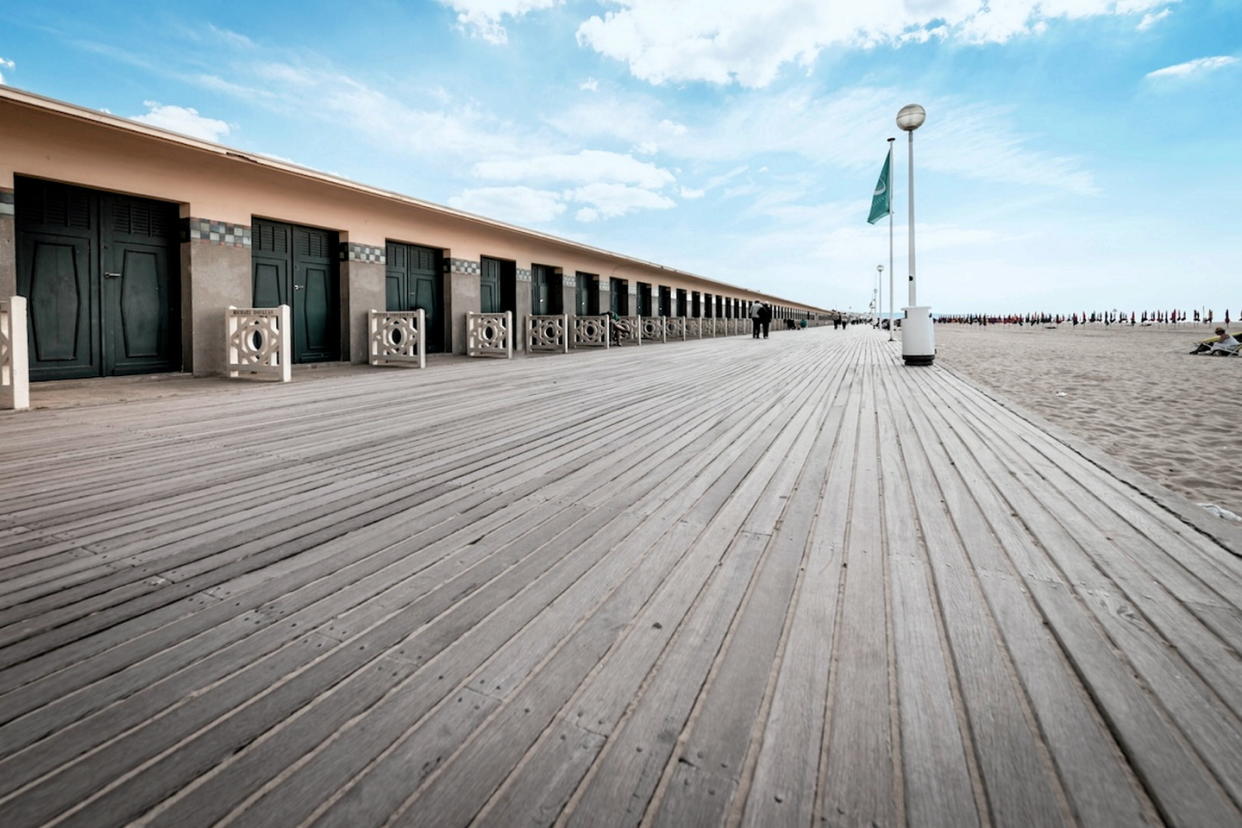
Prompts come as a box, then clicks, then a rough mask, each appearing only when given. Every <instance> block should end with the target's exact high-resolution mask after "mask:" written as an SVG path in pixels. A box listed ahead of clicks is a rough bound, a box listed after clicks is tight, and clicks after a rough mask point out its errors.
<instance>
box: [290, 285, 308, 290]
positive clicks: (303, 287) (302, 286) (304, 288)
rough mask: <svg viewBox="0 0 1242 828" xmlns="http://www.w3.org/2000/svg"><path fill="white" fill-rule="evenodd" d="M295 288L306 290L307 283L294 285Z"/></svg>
mask: <svg viewBox="0 0 1242 828" xmlns="http://www.w3.org/2000/svg"><path fill="white" fill-rule="evenodd" d="M293 289H294V290H306V285H294V286H293Z"/></svg>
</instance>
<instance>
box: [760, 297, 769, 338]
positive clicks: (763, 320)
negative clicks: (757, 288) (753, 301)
mask: <svg viewBox="0 0 1242 828" xmlns="http://www.w3.org/2000/svg"><path fill="white" fill-rule="evenodd" d="M771 324H772V306H771V305H769V304H768V303H767V302H764V303H763V304H762V305H760V306H759V327H760V328H761V329H762V330H763V338H764V339H767V338H768V326H769V325H771Z"/></svg>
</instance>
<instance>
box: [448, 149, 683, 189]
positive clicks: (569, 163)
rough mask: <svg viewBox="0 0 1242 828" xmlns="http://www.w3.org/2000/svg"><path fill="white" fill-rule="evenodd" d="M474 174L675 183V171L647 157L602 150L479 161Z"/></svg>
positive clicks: (545, 179) (654, 184) (573, 181)
mask: <svg viewBox="0 0 1242 828" xmlns="http://www.w3.org/2000/svg"><path fill="white" fill-rule="evenodd" d="M473 172H474V175H475V176H476V177H478V178H490V179H494V180H498V181H532V180H535V181H540V182H565V183H570V184H580V183H581V184H585V183H589V182H596V181H611V182H615V183H620V184H635V185H637V186H639V187H647V188H650V189H659V188H660V187H663V186H665V185H667V184H671V183H673V175H672V173H670V172H668V170H664V169H661V168H659V167H657V166H656V165H655V164H651V163H649V162H647V161H639V160H638V159H637V158H633V157H632V156H629V155H623V154H621V153H617V152H606V151H602V150H581V151H579V152H577V153H574V154H561V155H540V156H535V157H533V158H520V159H508V160H500V161H480V162H479V163H477V164H475V165H474V168H473Z"/></svg>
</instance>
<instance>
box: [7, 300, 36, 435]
mask: <svg viewBox="0 0 1242 828" xmlns="http://www.w3.org/2000/svg"><path fill="white" fill-rule="evenodd" d="M0 408H11V409H13V410H15V411H25V410H26V409H28V408H30V365H29V363H28V362H27V359H26V297H24V296H14V297H12V298H10V299H3V300H0Z"/></svg>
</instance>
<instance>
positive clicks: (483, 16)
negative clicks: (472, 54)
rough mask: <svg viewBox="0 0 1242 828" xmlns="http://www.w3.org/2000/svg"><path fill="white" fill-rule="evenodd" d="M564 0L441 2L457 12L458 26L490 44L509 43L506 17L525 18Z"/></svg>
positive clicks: (458, 0)
mask: <svg viewBox="0 0 1242 828" xmlns="http://www.w3.org/2000/svg"><path fill="white" fill-rule="evenodd" d="M560 1H561V0H440V2H441V3H443V4H444V5H446V6H448V7H449V8H451V9H452V10H453V11H455V12H457V24H458V25H459V26H460V27H461V28H462V30H463V31H465V32H466V33H467V34H470V35H472V36H474V37H479V38H482V39H483V40H486V41H487V42H488V43H496V44H501V43H507V42H508V40H509V34H508V32H507V31H505V27H504V23H503V21H504V19H505V18H506V17H521V16H522V15H524V14H526V13H527V12H531V11H537V10H539V9H547V8H551V7H552V6H555V5H558V4H559V3H560Z"/></svg>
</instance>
